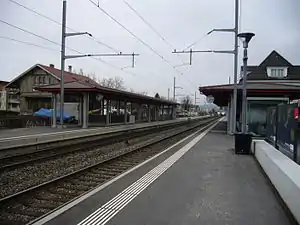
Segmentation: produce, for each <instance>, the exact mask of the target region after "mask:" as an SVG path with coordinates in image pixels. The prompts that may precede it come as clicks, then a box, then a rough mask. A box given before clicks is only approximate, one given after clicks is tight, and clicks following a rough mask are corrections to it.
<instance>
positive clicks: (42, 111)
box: [33, 108, 72, 120]
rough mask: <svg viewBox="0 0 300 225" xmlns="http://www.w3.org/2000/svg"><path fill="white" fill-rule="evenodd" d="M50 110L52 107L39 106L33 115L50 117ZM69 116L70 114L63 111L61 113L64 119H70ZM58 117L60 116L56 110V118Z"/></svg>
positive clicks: (51, 110)
mask: <svg viewBox="0 0 300 225" xmlns="http://www.w3.org/2000/svg"><path fill="white" fill-rule="evenodd" d="M52 112H53V109H44V108H41V109H40V110H38V111H36V112H35V113H34V114H33V115H34V116H39V117H47V118H51V117H52ZM71 117H72V116H71V115H69V114H67V113H65V112H64V114H63V119H64V120H67V119H70V118H71ZM59 118H60V110H57V112H56V119H59Z"/></svg>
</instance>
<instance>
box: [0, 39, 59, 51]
mask: <svg viewBox="0 0 300 225" xmlns="http://www.w3.org/2000/svg"><path fill="white" fill-rule="evenodd" d="M0 38H1V39H5V40H10V41H14V42H18V43H22V44H26V45H30V46H35V47H38V48H42V49H46V50H50V51H55V52H59V50H58V49H54V48H48V47H46V46H42V45H37V44H35V43H31V42H27V41H22V40H18V39H15V38H11V37H5V36H0Z"/></svg>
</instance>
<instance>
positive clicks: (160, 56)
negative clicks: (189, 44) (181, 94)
mask: <svg viewBox="0 0 300 225" xmlns="http://www.w3.org/2000/svg"><path fill="white" fill-rule="evenodd" d="M88 1H89V2H91V3H92V4H93V5H94V6H95V7H97V8H98V9H99V10H100V11H101V12H103V13H104V14H105V15H106V16H108V17H109V18H110V19H111V20H113V21H114V22H115V23H117V24H118V25H119V26H120V27H122V28H123V29H124V30H126V31H127V32H128V33H129V34H130V35H132V36H133V37H134V38H135V39H136V40H138V41H139V42H140V43H141V44H142V45H144V46H146V47H147V48H148V49H150V50H151V51H152V52H153V53H154V54H155V55H157V56H158V57H159V58H161V59H162V60H163V61H164V62H166V63H167V64H168V65H169V66H170V67H172V68H173V69H174V70H175V71H177V72H178V73H179V74H182V72H180V71H179V70H177V69H176V67H175V66H173V65H172V64H171V63H170V62H169V61H168V60H167V59H166V58H165V57H164V56H163V55H161V54H160V53H159V52H158V51H156V50H155V49H154V48H152V47H151V46H150V45H149V44H147V43H146V42H145V41H143V40H142V39H141V38H139V37H138V36H137V35H136V34H134V33H133V32H132V31H130V30H129V29H128V28H127V27H126V26H124V25H123V24H122V23H120V22H119V21H118V20H117V19H115V18H114V17H113V16H111V15H110V14H109V13H108V12H106V11H105V10H104V9H103V8H101V7H100V6H99V5H98V4H97V3H95V2H94V1H92V0H88Z"/></svg>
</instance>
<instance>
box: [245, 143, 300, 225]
mask: <svg viewBox="0 0 300 225" xmlns="http://www.w3.org/2000/svg"><path fill="white" fill-rule="evenodd" d="M251 150H252V152H253V154H254V156H255V158H256V160H257V162H258V163H259V165H260V166H261V168H262V169H263V171H264V173H265V174H266V176H267V177H268V178H269V181H270V182H271V184H272V185H273V187H274V188H275V190H276V191H277V193H278V194H279V197H280V198H281V200H282V201H283V203H284V204H285V205H286V207H287V209H288V210H289V211H290V213H291V215H293V217H294V220H295V221H294V222H297V223H298V224H299V223H300V177H299V174H300V166H299V165H298V164H296V163H295V162H293V161H292V160H291V159H289V158H288V157H287V156H285V155H284V154H283V153H281V152H279V151H278V150H277V149H276V148H274V147H273V146H272V145H270V144H269V143H267V142H266V141H264V140H254V141H253V144H252V149H251Z"/></svg>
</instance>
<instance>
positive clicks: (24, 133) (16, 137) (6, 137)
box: [0, 116, 207, 150]
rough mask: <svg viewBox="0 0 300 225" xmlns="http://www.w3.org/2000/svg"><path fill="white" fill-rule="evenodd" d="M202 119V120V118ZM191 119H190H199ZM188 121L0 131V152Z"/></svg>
mask: <svg viewBox="0 0 300 225" xmlns="http://www.w3.org/2000/svg"><path fill="white" fill-rule="evenodd" d="M204 117H207V116H204ZM204 117H203V118H204ZM199 118H201V117H193V118H191V119H199ZM185 120H188V118H178V119H176V120H166V121H156V122H148V123H137V124H119V125H114V126H109V127H103V126H102V127H94V128H92V127H91V128H87V129H78V128H64V129H59V128H55V129H53V128H51V127H34V128H19V129H11V130H0V150H2V149H7V148H16V147H18V146H24V145H33V144H40V143H48V142H53V141H63V140H66V139H73V138H81V137H88V136H93V135H98V134H99V135H102V134H107V133H114V132H120V131H126V130H134V129H142V128H148V127H152V126H160V125H168V124H175V123H178V122H182V121H185Z"/></svg>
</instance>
